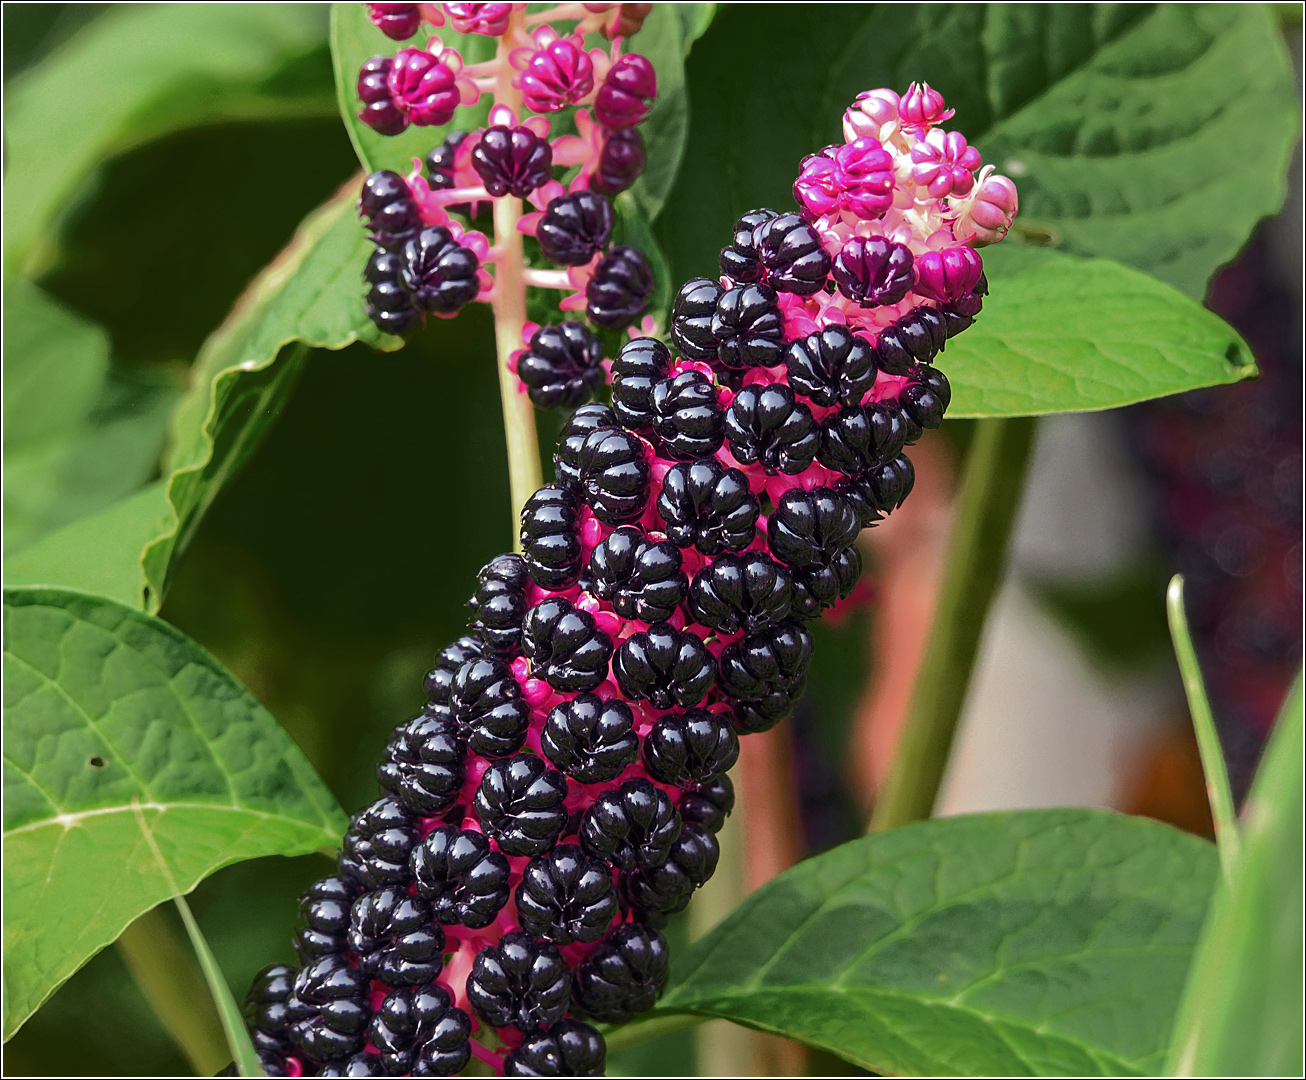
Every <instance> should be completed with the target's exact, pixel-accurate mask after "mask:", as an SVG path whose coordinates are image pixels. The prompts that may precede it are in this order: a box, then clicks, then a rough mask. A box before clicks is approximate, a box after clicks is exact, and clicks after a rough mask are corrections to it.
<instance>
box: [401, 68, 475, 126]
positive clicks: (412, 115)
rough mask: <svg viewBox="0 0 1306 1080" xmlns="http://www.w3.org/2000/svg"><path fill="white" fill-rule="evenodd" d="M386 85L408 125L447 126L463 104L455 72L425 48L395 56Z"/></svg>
mask: <svg viewBox="0 0 1306 1080" xmlns="http://www.w3.org/2000/svg"><path fill="white" fill-rule="evenodd" d="M386 85H387V87H388V88H389V90H390V97H391V98H392V99H393V100H394V103H395V106H396V107H397V108H398V109H399V111H400V112H402V113H403V114H404V118H405V119H406V120H407V121H408V123H410V124H417V125H419V126H421V127H438V126H439V125H441V124H447V123H448V122H449V121H450V120H452V119H453V114H454V110H455V109H457V108H458V106H459V105H460V104H461V96H462V95H461V92H460V91H459V89H458V84H457V81H456V76H455V75H454V73H453V69H452V68H450V67H449V65H448V64H446V63H444V62H443V61H442V60H440V58H439V57H437V56H434V55H433V54H431V53H429V52H427V51H426V50H425V49H400V50H399V51H398V52H397V53H395V58H394V63H393V65H392V66H391V68H390V74H389V75H388V76H387V77H386Z"/></svg>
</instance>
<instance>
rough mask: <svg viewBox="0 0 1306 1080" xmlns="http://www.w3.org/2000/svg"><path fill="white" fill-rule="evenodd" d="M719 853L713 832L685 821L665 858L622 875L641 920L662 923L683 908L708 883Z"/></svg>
mask: <svg viewBox="0 0 1306 1080" xmlns="http://www.w3.org/2000/svg"><path fill="white" fill-rule="evenodd" d="M720 857H721V847H720V845H719V844H718V843H717V838H716V836H715V834H713V833H711V832H709V831H708V830H707V829H704V828H702V827H700V826H698V825H694V824H686V825H685V826H684V827H683V828H682V829H681V830H680V835H679V836H678V837H677V838H676V842H675V844H674V845H672V848H671V851H670V852H669V853H668V855H667V858H666V861H665V862H663V863H661V864H659V865H658V866H638V867H636V868H635V869H633V870H631V871H629V872H627V873H626V874H625V875H623V880H622V888H623V889H624V890H625V893H626V898H627V901H628V902H629V904H630V906H631V907H632V908H633V909H634V910H635V912H636V913H637V915H638V916H639V918H640V920H641V921H643V922H646V923H648V924H649V925H650V926H665V925H666V921H667V916H669V915H674V914H675V913H676V912H677V911H684V910H685V907H686V906H687V905H688V904H689V898H690V897H691V896H693V895H694V890H695V889H698V888H702V886H704V885H706V884H707V881H708V879H709V878H710V877H711V876H712V874H713V873H714V872H715V871H716V864H717V861H718V860H719V859H720Z"/></svg>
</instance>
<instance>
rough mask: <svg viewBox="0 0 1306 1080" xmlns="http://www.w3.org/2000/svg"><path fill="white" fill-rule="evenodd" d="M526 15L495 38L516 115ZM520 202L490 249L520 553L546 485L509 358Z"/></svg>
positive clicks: (516, 334) (498, 215) (513, 203)
mask: <svg viewBox="0 0 1306 1080" xmlns="http://www.w3.org/2000/svg"><path fill="white" fill-rule="evenodd" d="M523 18H524V13H522V12H520V11H517V12H514V13H513V15H512V18H511V21H510V23H509V26H508V32H507V33H506V34H504V35H503V37H501V38H500V39H499V47H498V54H497V57H498V60H499V67H498V75H497V76H496V79H495V84H494V98H495V102H496V104H499V105H507V106H508V107H509V108H510V109H512V110H513V111H514V112H515V113H517V114H518V115H520V114H521V111H522V97H521V91H520V90H518V89H517V88H516V87H514V86H513V85H512V76H513V72H514V69H513V67H512V65H511V64H510V63H509V61H508V54H509V53H510V52H511V51H512V47H511V45H510V44H509V43H510V42H511V41H512V40H513V39H514V37H515V36H516V31H517V30H518V29H519V28H521V26H522V25H523ZM521 214H522V203H521V199H519V198H517V197H516V196H513V195H504V196H503V197H502V198H498V199H495V200H494V245H495V247H496V248H497V249H498V251H499V260H498V262H497V263H495V277H494V301H493V304H492V305H491V306H492V308H493V310H494V344H495V352H496V354H497V358H498V365H499V401H500V403H501V404H502V406H503V436H504V441H505V442H506V444H507V447H508V483H509V488H510V490H511V493H512V522H511V528H512V535H513V546H514V548H515V549H516V550H518V551H520V550H521V542H520V538H519V537H518V530H517V526H518V522H519V521H520V519H521V509H522V507H523V506H524V505H525V504H526V500H527V499H529V498H530V497H531V496H532V495H533V494H534V493H535V491H536V489H537V488H539V487H540V485H541V484H542V483H543V482H544V474H543V472H542V470H541V468H540V445H539V441H538V439H537V438H536V435H535V409H534V406H532V405H531V400H530V398H529V397H527V396H526V394H524V393H523V392H522V391H521V390H520V389H519V384H518V380H517V376H516V375H514V374H513V372H512V371H511V370H510V368H509V367H508V363H509V361H510V360H511V358H512V354H513V353H514V352H516V351H517V350H518V349H520V348H521V347H522V338H521V335H522V327H524V326H525V325H526V280H525V275H524V258H523V254H522V234H521V233H520V232H518V231H517V222H518V221H519V220H520V219H521Z"/></svg>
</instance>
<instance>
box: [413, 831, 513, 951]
mask: <svg viewBox="0 0 1306 1080" xmlns="http://www.w3.org/2000/svg"><path fill="white" fill-rule="evenodd" d="M410 865H411V867H412V871H413V877H414V879H415V880H416V883H417V894H418V895H419V896H421V897H422V898H423V899H425V900H427V901H429V902H430V904H431V914H432V916H433V917H434V918H436V919H438V920H439V921H440V922H442V923H445V924H447V925H453V924H456V925H459V926H467V927H470V928H472V929H473V930H475V929H479V928H480V927H483V926H489V925H490V923H492V922H494V920H495V918H496V917H497V916H498V914H499V912H500V911H502V910H503V905H504V904H506V903H507V902H508V892H509V881H508V877H509V869H508V860H507V859H506V858H505V857H504V856H503V855H501V854H500V853H499V852H497V851H494V850H492V849H491V847H490V841H489V839H488V838H487V837H486V836H485V835H484V834H483V833H478V832H476V831H474V830H472V829H459V828H458V827H457V826H454V825H440V826H438V827H437V828H435V829H433V830H432V831H431V832H430V833H429V834H428V835H427V837H426V839H425V840H423V841H422V842H421V844H419V845H418V846H417V847H416V848H414V849H413V854H412V859H411V861H410Z"/></svg>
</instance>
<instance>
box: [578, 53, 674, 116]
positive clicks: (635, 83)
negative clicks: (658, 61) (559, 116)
mask: <svg viewBox="0 0 1306 1080" xmlns="http://www.w3.org/2000/svg"><path fill="white" fill-rule="evenodd" d="M657 95H658V80H657V74H656V72H655V71H654V70H653V65H652V64H651V63H650V62H649V61H648V60H647V59H646V58H645V57H643V56H640V55H639V53H626V55H625V56H623V57H621V58H620V59H619V60H618V61H617V62H616V63H615V64H613V65H612V67H611V68H609V69H608V74H607V75H606V76H605V77H604V79H603V85H602V86H600V87H599V92H598V94H597V95H595V98H594V119H595V120H597V121H598V122H599V123H600V124H602V125H603V126H604V127H605V128H610V129H611V130H614V131H616V130H619V129H621V128H631V127H634V126H635V125H636V124H638V123H640V122H642V121H643V119H644V117H645V116H647V115H648V109H649V106H648V102H649V101H651V100H652V99H653V98H655V97H657Z"/></svg>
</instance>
